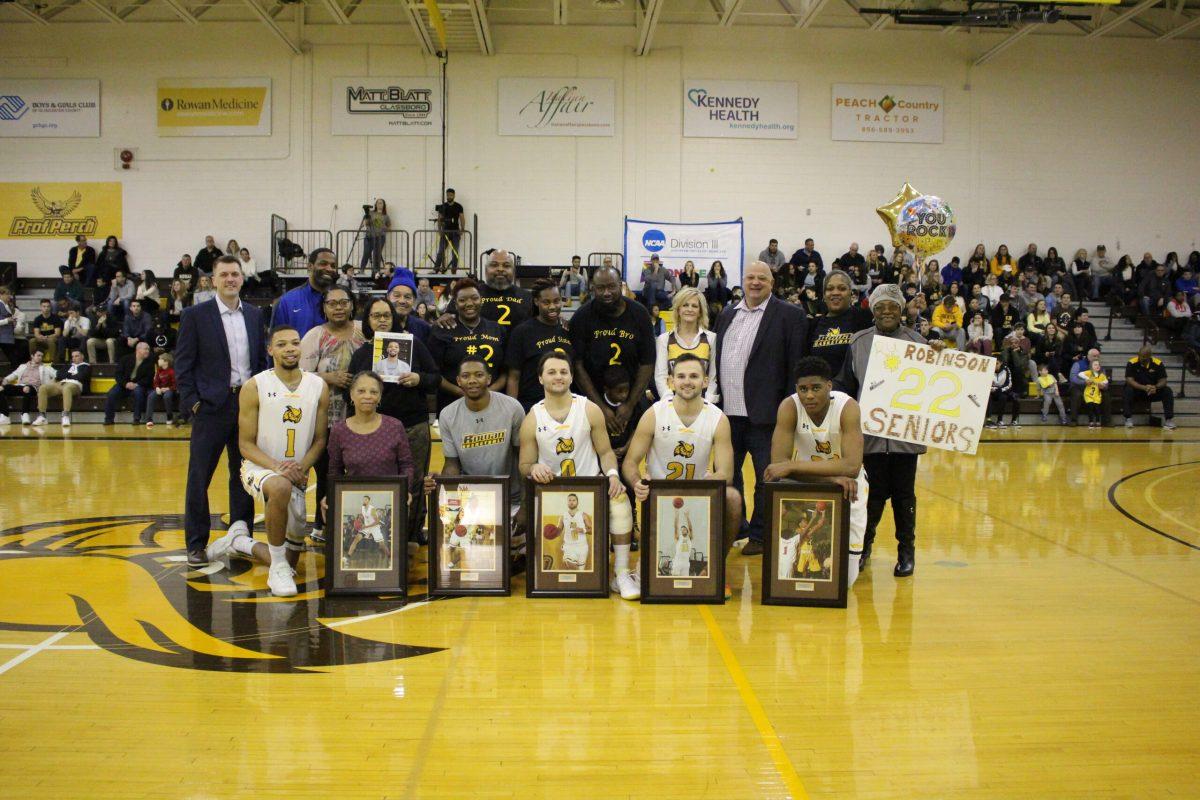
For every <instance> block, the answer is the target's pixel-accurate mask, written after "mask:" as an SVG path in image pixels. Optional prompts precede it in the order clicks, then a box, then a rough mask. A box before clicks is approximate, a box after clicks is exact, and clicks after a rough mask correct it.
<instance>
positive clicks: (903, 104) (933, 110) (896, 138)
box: [833, 83, 946, 144]
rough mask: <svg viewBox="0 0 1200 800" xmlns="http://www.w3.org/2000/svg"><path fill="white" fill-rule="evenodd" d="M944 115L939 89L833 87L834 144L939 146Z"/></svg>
mask: <svg viewBox="0 0 1200 800" xmlns="http://www.w3.org/2000/svg"><path fill="white" fill-rule="evenodd" d="M945 114H946V104H945V100H944V99H943V96H942V87H941V86H905V85H901V84H894V83H835V84H834V85H833V139H834V141H842V142H915V143H918V144H941V143H942V137H943V127H944V120H945Z"/></svg>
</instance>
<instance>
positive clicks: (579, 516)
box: [563, 509, 587, 534]
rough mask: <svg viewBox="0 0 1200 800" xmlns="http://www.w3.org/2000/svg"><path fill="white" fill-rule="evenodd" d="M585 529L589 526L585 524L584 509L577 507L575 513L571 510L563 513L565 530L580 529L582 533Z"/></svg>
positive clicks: (567, 531) (569, 531) (568, 531)
mask: <svg viewBox="0 0 1200 800" xmlns="http://www.w3.org/2000/svg"><path fill="white" fill-rule="evenodd" d="M585 530H587V526H586V525H585V524H584V521H583V512H582V511H580V510H579V509H575V513H574V514H572V513H571V512H570V511H568V512H567V513H565V514H563V531H564V532H566V533H571V531H578V532H579V533H581V534H582V533H583V532H584V531H585Z"/></svg>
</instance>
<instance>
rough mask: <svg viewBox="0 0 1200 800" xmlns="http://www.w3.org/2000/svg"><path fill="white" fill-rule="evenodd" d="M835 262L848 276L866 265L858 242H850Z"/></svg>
mask: <svg viewBox="0 0 1200 800" xmlns="http://www.w3.org/2000/svg"><path fill="white" fill-rule="evenodd" d="M760 260H761V259H760ZM837 261H838V262H839V263H840V264H841V268H842V271H844V272H846V273H848V274H850V275H853V274H854V273H855V271H856V270H859V269H861V268H863V267H865V266H866V265H867V260H866V259H865V258H863V256H862V253H860V252H858V242H851V243H850V249H849V250H847V251H846V252H844V253H842V256H841V258H839V259H837ZM832 271H833V270H832V269H831V270H830V272H832Z"/></svg>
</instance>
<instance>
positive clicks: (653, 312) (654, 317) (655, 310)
mask: <svg viewBox="0 0 1200 800" xmlns="http://www.w3.org/2000/svg"><path fill="white" fill-rule="evenodd" d="M666 329H667V328H666V325H665V324H664V323H663V321H662V309H660V308H659V307H658V303H655V304H654V305H652V306H650V330H652V331H653V332H654V335H655V336H659V335H661V334H662V332H663V331H665V330H666Z"/></svg>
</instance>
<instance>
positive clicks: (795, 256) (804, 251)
mask: <svg viewBox="0 0 1200 800" xmlns="http://www.w3.org/2000/svg"><path fill="white" fill-rule="evenodd" d="M788 261H789V263H791V264H792V265H793V266H796V267H800V268H801V270H804V269H807V267H808V265H809V264H810V263H813V262H816V265H817V268H818V269H820V268H823V267H824V266H825V260H824V259H822V258H821V254H820V253H818V252H817V251H816V249H815V245H814V243H813V240H812V239H805V240H804V247H802V248H800V249H799V250H797V251H796V252H794V253H792V257H791V258H790V259H788Z"/></svg>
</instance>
